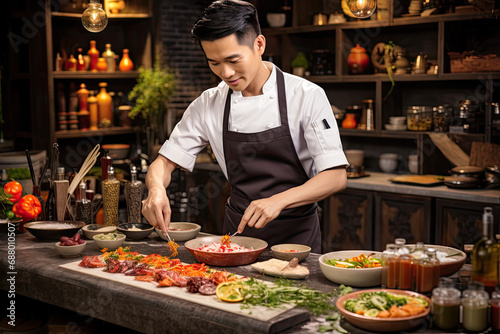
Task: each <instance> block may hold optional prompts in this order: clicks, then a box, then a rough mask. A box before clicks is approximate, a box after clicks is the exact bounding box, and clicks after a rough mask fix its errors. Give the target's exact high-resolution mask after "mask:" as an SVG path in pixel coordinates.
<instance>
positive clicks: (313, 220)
mask: <svg viewBox="0 0 500 334" xmlns="http://www.w3.org/2000/svg"><path fill="white" fill-rule="evenodd" d="M192 35H193V38H194V39H195V41H196V42H197V43H198V44H199V45H200V47H201V48H202V50H203V52H204V53H205V56H206V59H207V62H208V66H209V67H210V69H211V70H212V72H213V73H214V74H215V75H217V76H218V77H219V78H220V79H221V80H222V81H221V82H220V84H219V85H218V86H217V87H214V88H211V89H208V90H206V91H204V92H203V93H202V94H201V95H200V96H199V97H198V98H197V99H196V100H194V101H193V102H192V103H191V104H190V105H189V107H188V108H187V109H186V111H185V113H184V115H183V117H182V119H181V121H180V122H179V123H178V124H177V125H176V126H175V128H174V130H173V131H172V134H171V136H170V138H169V139H168V140H167V141H166V142H165V143H164V144H163V146H162V148H161V149H160V151H159V155H158V158H157V159H156V160H155V161H154V162H153V163H152V164H151V166H150V168H149V171H148V174H147V177H146V184H147V187H148V190H149V193H148V197H147V199H146V200H145V201H144V203H143V204H144V205H143V209H142V212H143V214H144V216H145V217H146V219H147V220H148V221H149V222H150V223H151V224H152V225H153V226H155V227H157V228H159V229H161V230H162V231H163V233H164V234H165V233H166V231H167V229H168V226H169V224H170V215H171V208H170V205H169V200H168V198H167V195H166V191H165V188H166V187H168V185H169V183H170V180H171V174H172V172H173V171H174V170H175V169H176V168H178V167H180V168H183V169H185V170H190V171H192V170H193V168H194V165H195V160H196V156H197V154H198V153H199V152H200V151H201V150H202V149H203V148H205V147H206V146H207V144H210V145H211V147H212V150H213V153H214V154H215V157H216V158H217V161H218V163H219V165H220V167H221V169H222V171H223V172H224V174H225V175H226V177H227V178H228V180H229V182H230V184H231V194H230V198H229V200H228V202H227V204H226V212H225V218H224V224H223V233H224V234H226V233H231V234H232V233H234V232H236V231H238V232H239V233H241V235H245V236H252V237H256V238H260V239H264V240H266V241H267V242H268V244H269V246H272V245H275V244H279V243H298V244H304V245H309V246H310V247H311V248H312V251H313V252H316V253H320V252H321V233H320V225H319V219H318V214H317V204H316V202H318V201H321V200H323V199H325V198H327V197H329V196H331V195H333V194H335V193H337V192H340V191H342V190H343V189H344V188H345V186H346V182H347V177H346V166H347V165H348V162H347V160H346V158H345V155H344V153H343V150H342V143H341V141H340V137H339V132H338V129H337V124H336V121H335V119H334V117H333V113H332V109H331V105H330V103H329V101H328V98H327V97H326V94H325V92H324V91H323V89H322V88H320V87H319V86H317V85H315V84H313V83H311V82H309V81H307V80H305V79H303V78H300V77H297V76H294V75H291V74H288V73H283V72H282V71H281V70H280V69H279V68H278V67H276V66H275V65H273V64H272V63H270V62H264V61H262V54H263V53H264V50H265V48H266V39H265V37H264V36H263V35H262V34H261V30H260V26H259V22H258V16H257V11H256V9H255V7H254V6H253V5H252V4H250V3H248V2H245V1H239V0H221V1H215V2H213V3H212V4H211V5H210V6H209V7H207V8H206V9H205V11H204V13H203V14H202V16H201V17H200V18H199V19H198V20H197V21H196V23H195V24H194V26H193V29H192Z"/></svg>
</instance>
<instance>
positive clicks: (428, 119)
mask: <svg viewBox="0 0 500 334" xmlns="http://www.w3.org/2000/svg"><path fill="white" fill-rule="evenodd" d="M406 125H407V128H408V130H412V131H431V130H432V125H433V111H432V107H430V106H409V107H408V108H407V109H406Z"/></svg>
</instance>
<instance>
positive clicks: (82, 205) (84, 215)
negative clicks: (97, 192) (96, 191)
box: [75, 182, 93, 224]
mask: <svg viewBox="0 0 500 334" xmlns="http://www.w3.org/2000/svg"><path fill="white" fill-rule="evenodd" d="M78 188H79V190H80V191H79V192H78V197H77V198H76V217H75V218H76V220H78V221H82V222H84V223H85V224H92V223H93V219H92V218H93V217H92V203H91V202H90V201H89V200H87V185H86V184H85V182H81V183H80V185H79V186H78Z"/></svg>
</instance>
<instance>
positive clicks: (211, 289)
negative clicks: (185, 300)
mask: <svg viewBox="0 0 500 334" xmlns="http://www.w3.org/2000/svg"><path fill="white" fill-rule="evenodd" d="M215 290H217V286H216V285H215V284H213V283H207V284H203V285H202V286H201V287H200V288H199V290H198V292H199V293H201V294H202V295H215Z"/></svg>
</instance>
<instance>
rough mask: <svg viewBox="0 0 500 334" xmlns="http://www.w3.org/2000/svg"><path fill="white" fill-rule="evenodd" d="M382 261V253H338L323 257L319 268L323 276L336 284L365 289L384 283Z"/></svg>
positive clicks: (320, 259)
mask: <svg viewBox="0 0 500 334" xmlns="http://www.w3.org/2000/svg"><path fill="white" fill-rule="evenodd" d="M381 261H382V253H381V252H374V251H370V250H349V251H338V252H331V253H326V254H323V255H321V256H320V257H319V267H320V268H321V271H322V272H323V275H325V277H326V278H327V279H328V280H330V281H332V282H334V283H337V284H344V285H349V286H354V287H363V288H364V287H371V286H379V285H380V284H381V283H382V266H381V263H380V262H381Z"/></svg>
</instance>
